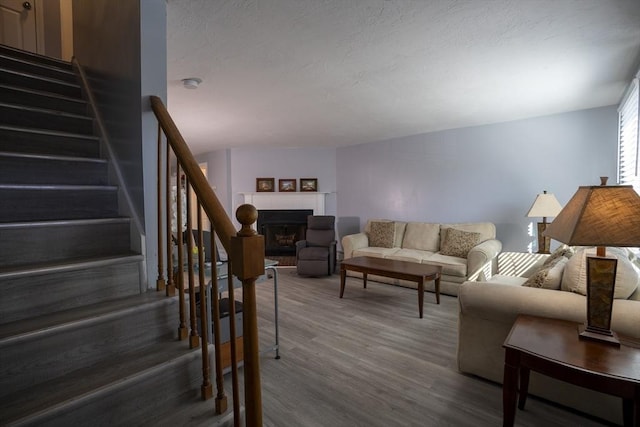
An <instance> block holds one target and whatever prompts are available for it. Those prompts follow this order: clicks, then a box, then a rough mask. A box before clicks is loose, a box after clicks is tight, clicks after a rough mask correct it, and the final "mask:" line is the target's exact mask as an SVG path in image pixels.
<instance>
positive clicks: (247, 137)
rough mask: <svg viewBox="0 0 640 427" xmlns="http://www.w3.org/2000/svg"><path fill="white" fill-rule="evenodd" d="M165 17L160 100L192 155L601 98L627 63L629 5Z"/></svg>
mask: <svg viewBox="0 0 640 427" xmlns="http://www.w3.org/2000/svg"><path fill="white" fill-rule="evenodd" d="M167 14H168V18H167V21H168V22H167V25H168V28H167V33H168V40H167V49H168V80H169V81H168V107H169V111H170V113H171V114H172V116H173V117H174V120H175V121H176V123H177V125H178V127H179V128H180V130H181V132H182V133H183V136H184V137H185V139H186V140H187V142H188V144H189V146H190V147H191V150H192V151H193V153H194V154H199V153H202V152H207V151H212V150H216V149H220V148H228V147H243V146H245V147H249V146H250V147H261V146H264V147H302V146H343V145H351V144H358V143H364V142H371V141H378V140H385V139H389V138H394V137H401V136H407V135H415V134H420V133H425V132H431V131H436V130H443V129H451V128H459V127H466V126H472V125H480V124H488V123H496V122H502V121H509V120H515V119H520V118H526V117H534V116H540V115H546V114H553V113H559V112H565V111H573V110H580V109H585V108H593V107H599V106H604V105H612V104H616V103H618V102H619V100H620V97H621V95H622V93H623V91H624V89H625V87H626V85H627V84H628V82H629V80H630V78H631V76H632V75H633V73H634V72H635V71H636V70H637V67H638V65H639V60H640V1H639V0H491V1H488V0H460V1H454V0H450V1H449V0H430V1H428V0H423V1H421V0H168V1H167ZM187 77H199V78H201V79H202V80H203V82H202V84H201V85H200V87H199V88H198V89H196V90H189V89H185V88H183V87H182V85H181V79H184V78H187Z"/></svg>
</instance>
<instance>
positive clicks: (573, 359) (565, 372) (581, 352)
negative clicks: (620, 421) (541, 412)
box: [502, 315, 640, 427]
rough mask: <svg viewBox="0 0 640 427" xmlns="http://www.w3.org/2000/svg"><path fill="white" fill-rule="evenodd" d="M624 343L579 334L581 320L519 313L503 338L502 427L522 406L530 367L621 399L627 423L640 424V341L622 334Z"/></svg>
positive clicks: (621, 340)
mask: <svg viewBox="0 0 640 427" xmlns="http://www.w3.org/2000/svg"><path fill="white" fill-rule="evenodd" d="M620 343H621V345H620V347H619V348H617V347H614V346H609V345H607V344H604V343H600V342H595V341H586V340H580V339H579V338H578V324H577V323H573V322H568V321H564V320H557V319H548V318H543V317H535V316H525V315H519V316H518V318H517V319H516V321H515V323H514V324H513V327H512V328H511V332H510V333H509V335H508V336H507V339H506V340H505V342H504V345H503V347H504V349H505V361H504V385H503V395H502V399H503V410H504V418H503V425H504V426H513V423H514V420H515V414H516V397H517V394H518V389H519V390H520V396H519V398H518V399H517V400H518V408H519V409H524V405H525V403H526V400H527V394H528V387H529V373H530V371H531V370H533V371H535V372H539V373H541V374H543V375H547V376H550V377H553V378H557V379H559V380H561V381H565V382H568V383H571V384H575V385H578V386H581V387H585V388H589V389H592V390H597V391H600V392H602V393H607V394H611V395H613V396H618V397H621V398H622V409H623V417H624V425H625V426H636V427H637V426H640V341H639V340H635V339H633V338H628V337H624V336H621V337H620Z"/></svg>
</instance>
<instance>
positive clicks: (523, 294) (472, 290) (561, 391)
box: [457, 254, 640, 424]
mask: <svg viewBox="0 0 640 427" xmlns="http://www.w3.org/2000/svg"><path fill="white" fill-rule="evenodd" d="M502 255H505V254H502ZM502 255H501V257H502ZM576 256H577V255H574V257H576ZM628 257H629V258H630V263H627V264H632V265H633V264H634V263H637V265H638V268H636V267H633V266H632V269H631V270H629V269H628V268H627V270H626V271H627V273H628V272H629V271H634V269H635V273H634V274H635V276H633V275H629V274H628V275H627V277H626V279H624V280H626V283H627V285H626V286H627V288H626V290H625V291H624V292H622V288H621V289H620V290H621V294H623V295H617V296H618V297H619V296H625V297H627V299H622V298H617V299H615V301H614V304H613V318H612V325H611V327H612V329H613V330H614V331H617V332H618V333H619V334H623V335H627V336H630V337H634V338H640V261H638V259H637V258H635V257H634V256H632V255H630V256H628ZM572 259H573V257H572ZM542 261H544V260H540V261H539V262H538V264H540V263H541V262H542ZM574 261H575V262H572V263H571V264H569V262H566V266H565V267H564V271H563V272H562V273H561V275H560V276H557V274H556V276H557V277H559V278H560V281H561V283H560V287H561V288H564V289H569V288H574V289H575V286H576V281H575V280H576V277H578V276H579V275H580V273H583V272H580V271H576V270H575V268H574V269H573V270H572V271H569V269H570V268H572V266H573V265H579V260H575V259H574ZM517 262H518V263H520V264H522V263H524V260H523V259H522V258H520V259H518V261H517ZM501 264H502V261H501ZM537 267H539V265H538V266H534V267H533V268H531V269H529V270H528V271H527V272H525V273H523V275H522V276H531V274H532V272H534V271H540V270H539V269H538V268H537ZM561 268H562V266H561ZM577 268H579V267H577ZM621 268H622V267H621V261H619V263H618V269H619V270H620V269H621ZM556 273H557V272H556ZM619 274H620V273H619ZM634 277H635V279H636V288H635V291H633V278H634ZM526 281H527V277H518V276H503V275H500V274H497V275H495V276H493V277H492V278H491V279H490V280H489V281H478V282H466V283H463V284H462V285H461V286H460V291H459V294H458V304H459V308H460V313H459V322H458V326H459V330H458V355H457V358H458V369H459V370H460V371H461V372H463V373H468V374H474V375H477V376H480V377H482V378H486V379H489V380H491V381H495V382H498V383H502V378H503V368H504V350H503V348H502V344H503V343H504V341H505V339H506V337H507V335H508V333H509V331H510V330H511V326H512V325H513V322H514V321H515V319H516V317H517V316H518V314H520V313H522V314H528V315H534V316H542V317H549V318H556V319H564V320H569V321H574V322H577V323H583V322H584V320H585V318H586V297H585V296H584V295H581V294H578V293H574V292H568V291H563V290H553V289H542V288H536V287H526V286H522V285H523V283H524V282H526ZM618 283H620V276H617V285H616V294H618V288H619V287H618ZM629 284H631V285H629ZM629 286H631V288H629ZM629 293H631V295H630V296H629ZM576 333H577V332H576ZM530 381H531V382H530V386H529V391H530V393H531V394H533V395H536V396H539V397H543V398H545V399H548V400H551V401H553V402H556V403H560V404H562V405H567V406H570V407H572V408H575V409H578V410H580V411H582V412H586V413H589V414H592V415H595V416H598V417H600V418H604V419H607V420H609V421H613V422H616V423H619V424H621V423H622V402H621V399H619V398H615V397H612V396H609V395H605V394H602V393H599V392H596V391H592V390H587V389H584V388H581V387H576V386H572V385H570V384H567V383H564V382H561V381H558V380H555V379H551V378H549V377H545V376H543V375H539V374H536V373H535V372H532V373H531V379H530ZM516 418H517V415H516Z"/></svg>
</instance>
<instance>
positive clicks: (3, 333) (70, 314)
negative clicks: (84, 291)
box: [0, 291, 171, 347]
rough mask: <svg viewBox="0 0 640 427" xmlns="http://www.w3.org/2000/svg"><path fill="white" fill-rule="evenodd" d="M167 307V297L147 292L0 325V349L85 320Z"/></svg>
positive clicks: (168, 299) (158, 293) (169, 299)
mask: <svg viewBox="0 0 640 427" xmlns="http://www.w3.org/2000/svg"><path fill="white" fill-rule="evenodd" d="M158 303H160V304H168V303H171V298H168V297H166V296H165V294H164V293H163V292H156V291H149V292H144V293H141V294H139V295H135V296H127V297H123V298H118V299H114V300H109V301H103V302H99V303H96V304H91V305H86V306H83V307H78V308H73V309H70V310H65V311H59V312H55V313H51V314H47V315H44V316H40V317H34V318H31V319H27V320H20V321H17V322H11V323H5V324H3V325H0V347H3V346H4V345H8V344H10V343H14V342H16V341H21V340H23V339H27V338H29V337H32V336H34V335H39V334H50V333H57V332H58V331H60V330H64V329H66V328H70V327H74V326H76V325H78V324H81V323H84V322H86V321H96V320H99V319H101V318H102V317H104V316H113V315H118V314H119V313H121V312H123V311H129V310H131V309H134V308H135V309H139V308H140V306H142V305H146V304H158Z"/></svg>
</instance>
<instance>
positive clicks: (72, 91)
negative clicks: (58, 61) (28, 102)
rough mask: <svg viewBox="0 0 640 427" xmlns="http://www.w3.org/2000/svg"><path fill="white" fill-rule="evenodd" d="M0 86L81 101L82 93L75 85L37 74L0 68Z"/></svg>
mask: <svg viewBox="0 0 640 427" xmlns="http://www.w3.org/2000/svg"><path fill="white" fill-rule="evenodd" d="M0 84H3V85H9V86H16V87H21V88H28V89H31V90H39V91H44V92H50V93H52V94H58V95H63V96H67V97H71V98H77V99H82V91H81V89H80V86H79V85H78V84H76V83H70V82H66V81H64V80H58V79H54V78H51V77H44V76H39V75H37V74H31V73H25V72H20V71H15V70H10V69H8V68H6V67H1V66H0Z"/></svg>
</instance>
